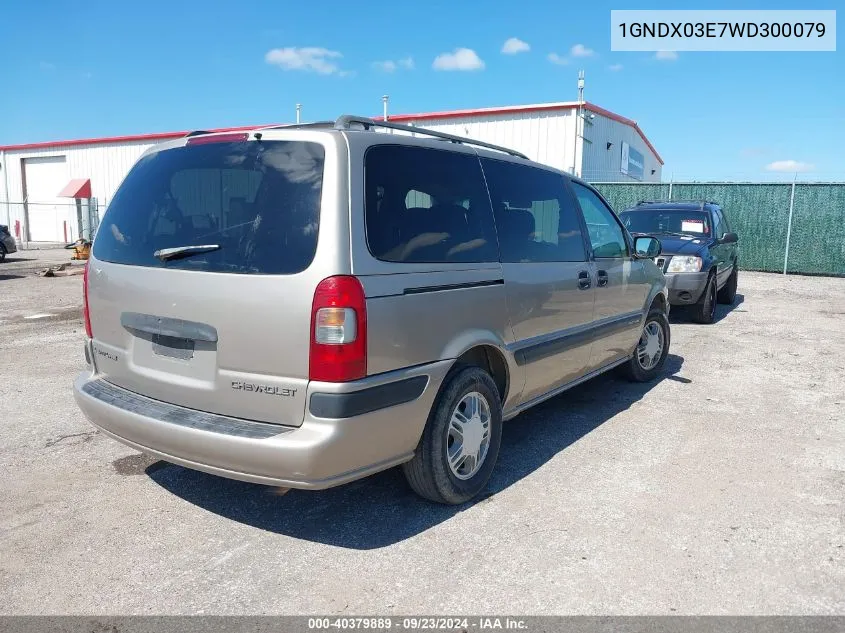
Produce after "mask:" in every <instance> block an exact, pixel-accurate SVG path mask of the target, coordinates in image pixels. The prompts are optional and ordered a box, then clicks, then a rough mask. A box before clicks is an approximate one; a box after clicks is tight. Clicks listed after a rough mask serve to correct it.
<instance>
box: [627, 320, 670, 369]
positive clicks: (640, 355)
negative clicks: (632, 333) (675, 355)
mask: <svg viewBox="0 0 845 633" xmlns="http://www.w3.org/2000/svg"><path fill="white" fill-rule="evenodd" d="M670 338H671V332H670V329H669V320H668V319H667V318H666V314H665V313H664V312H663V310H661V309H659V308H652V309H651V310H649V313H648V316H646V319H645V325H643V331H642V333H641V334H640V340H639V342H638V343H637V349H635V350H634V355H633V356H632V357H631V360H630V361H628V364H627V365H625V366H624V367H625V369H626V372H625V373H626V374H627V376H628V378H629V379H630V380H633V381H635V382H648V381H650V380H654V379H655V378H656V377H657V375H658V374H659V373H660V371H661V370H662V369H663V364H664V363H665V362H666V356H668V355H669V342H670Z"/></svg>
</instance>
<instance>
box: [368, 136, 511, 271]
mask: <svg viewBox="0 0 845 633" xmlns="http://www.w3.org/2000/svg"><path fill="white" fill-rule="evenodd" d="M365 170H366V178H365V180H366V184H365V196H366V198H365V215H366V224H367V243H368V245H369V248H370V252H371V253H372V254H373V255H374V256H375V257H377V258H378V259H381V260H384V261H389V262H403V263H422V262H429V263H444V262H495V261H498V259H499V249H498V244H497V242H496V228H495V226H494V223H493V212H492V210H491V209H490V199H489V197H488V195H487V189H486V187H485V186H484V177H483V175H482V173H481V166H480V165H479V163H478V158H477V157H476V156H474V155H471V154H462V153H458V152H450V151H444V150H439V149H428V148H425V147H410V146H402V145H376V146H374V147H371V148H370V149H369V150H368V151H367V154H366V158H365Z"/></svg>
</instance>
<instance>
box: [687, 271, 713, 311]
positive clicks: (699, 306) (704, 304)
mask: <svg viewBox="0 0 845 633" xmlns="http://www.w3.org/2000/svg"><path fill="white" fill-rule="evenodd" d="M692 318H693V320H694V321H695V322H696V323H705V324H707V323H713V320H714V319H715V318H716V273H713V274H711V275H710V278H709V279H708V280H707V286H706V287H705V288H704V292H702V293H701V299H699V300H698V303H696V304H695V305H694V306H692Z"/></svg>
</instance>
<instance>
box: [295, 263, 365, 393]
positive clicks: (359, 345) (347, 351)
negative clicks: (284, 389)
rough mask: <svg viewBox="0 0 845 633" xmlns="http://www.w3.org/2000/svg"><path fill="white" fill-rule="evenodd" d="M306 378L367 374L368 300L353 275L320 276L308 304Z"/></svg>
mask: <svg viewBox="0 0 845 633" xmlns="http://www.w3.org/2000/svg"><path fill="white" fill-rule="evenodd" d="M308 365H309V369H308V377H309V379H311V380H320V381H324V382H347V381H350V380H357V379H358V378H363V377H364V376H366V375H367V303H366V299H365V297H364V288H363V287H362V286H361V282H360V281H358V279H357V278H356V277H350V276H346V275H339V276H337V277H329V278H327V279H323V281H321V282H320V283H319V284H318V285H317V289H316V290H315V291H314V302H313V304H312V307H311V350H310V358H309V363H308Z"/></svg>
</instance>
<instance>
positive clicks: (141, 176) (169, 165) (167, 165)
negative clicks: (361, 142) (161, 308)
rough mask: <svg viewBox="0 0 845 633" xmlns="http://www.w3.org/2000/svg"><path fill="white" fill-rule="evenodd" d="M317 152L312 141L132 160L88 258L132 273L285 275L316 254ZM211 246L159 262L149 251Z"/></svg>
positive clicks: (179, 151) (196, 149)
mask: <svg viewBox="0 0 845 633" xmlns="http://www.w3.org/2000/svg"><path fill="white" fill-rule="evenodd" d="M324 160H325V152H324V150H323V147H322V146H321V145H319V144H317V143H304V142H300V141H262V142H257V141H250V142H240V143H238V142H236V143H203V144H197V145H187V146H185V147H179V148H174V149H168V150H164V151H161V152H157V153H154V154H150V155H149V156H146V157H145V158H143V159H141V160H140V161H139V162H138V163H137V164H136V165H135V166H134V167H133V168H132V170H131V171H130V172H129V174H128V175H127V177H126V179H125V180H124V181H123V183H122V184H121V186H120V188H119V189H118V191H117V193H116V194H115V197H114V199H113V200H112V202H111V204H110V205H109V208H108V210H107V212H106V214H105V217H104V218H103V221H102V223H101V225H100V227H99V229H98V231H97V237H96V239H95V241H94V249H93V253H94V257H96V258H97V259H100V260H104V261H108V262H115V263H118V264H130V265H133V266H150V267H166V268H181V269H186V270H199V271H207V272H228V273H242V274H250V273H252V274H271V275H280V274H293V273H298V272H301V271H303V270H305V269H306V268H308V266H309V265H310V264H311V261H312V260H313V259H314V253H315V251H316V249H317V230H318V228H319V217H320V197H321V193H322V183H323V164H324ZM198 245H213V246H218V247H219V248H217V249H216V250H211V251H210V252H198V253H194V254H191V255H189V256H187V257H182V258H173V259H169V260H167V261H162V260H161V259H159V258H158V257H156V256H155V255H154V253H155V252H156V251H159V250H161V249H168V248H178V247H183V246H198Z"/></svg>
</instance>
